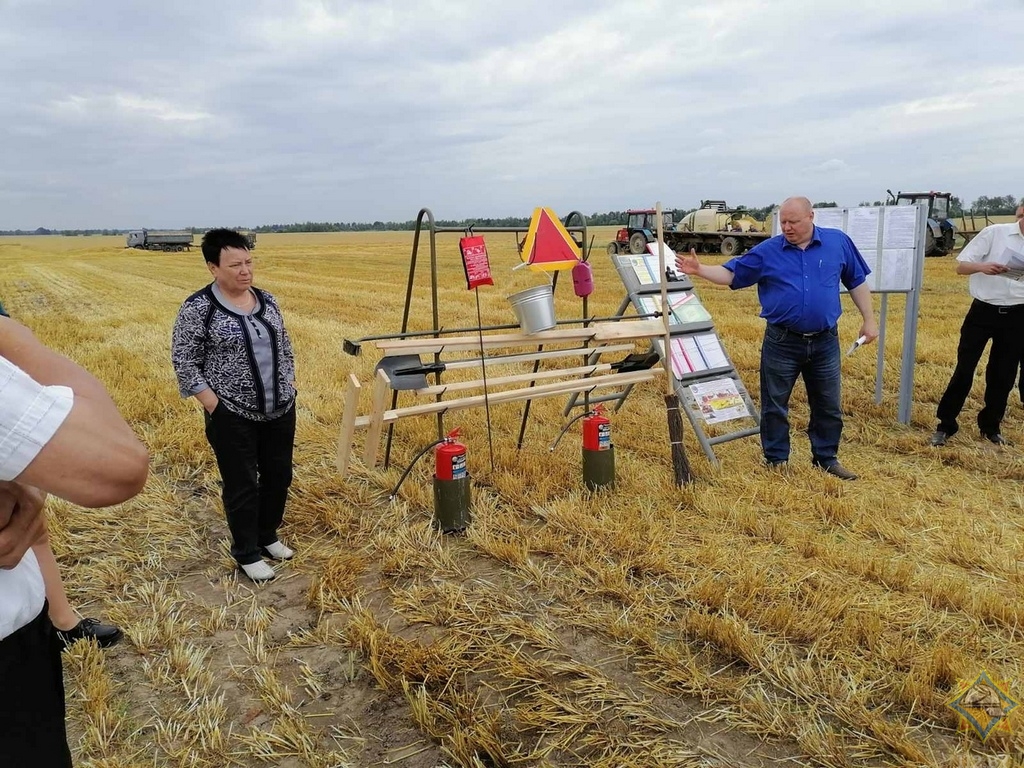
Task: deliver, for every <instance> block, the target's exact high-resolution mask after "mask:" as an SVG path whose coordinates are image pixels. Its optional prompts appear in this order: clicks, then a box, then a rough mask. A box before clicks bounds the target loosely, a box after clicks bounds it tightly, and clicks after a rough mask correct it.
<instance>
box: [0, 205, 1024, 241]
mask: <svg viewBox="0 0 1024 768" xmlns="http://www.w3.org/2000/svg"><path fill="white" fill-rule="evenodd" d="M884 204H885V203H884V201H882V200H875V201H873V202H871V201H861V202H860V205H862V206H864V205H870V206H880V205H884ZM813 205H814V207H815V208H838V207H839V205H838V203H836V202H835V201H833V200H830V201H824V200H822V201H818V202H816V203H814V204H813ZM1018 205H1024V197H1016V196H1014V195H995V196H988V195H982V196H981V197H979V198H978V199H977V200H975V201H974V202H973V203H972V204H971V206H970V207H969V208H964V206H963V203H962V202H961V200H960V198H959V197H956V196H955V195H954V196H953V197H951V198H950V215H951V216H953V217H958V216H963V215H964V214H965V213H966V214H968V215H971V214H976V215H988V216H1007V215H1013V213H1014V212H1015V211H1016V209H1017V207H1018ZM777 206H778V204H777V203H772V204H771V205H765V206H761V207H753V206H743V205H740V206H736V210H744V211H746V212H747V213H748V214H749V215H750V216H752V217H753V218H755V219H761V220H764V219H766V218H767V217H768V215H769V214H770V213H771V212H772V211H773V210H774V209H775V208H776V207H777ZM694 210H696V209H695V208H676V209H672V208H666V209H665V211H666V212H668V213H672V214H673V216H674V217H675V220H676V221H678V220H679V219H680V218H681V217H682V216H685V215H686V214H688V213H691V212H692V211H694ZM627 215H628V214H627V212H626V211H607V212H605V213H592V214H590V215H589V216H587V226H591V227H602V226H618V225H622V224H625V223H626V218H627ZM434 223H435V225H436V226H438V227H445V228H451V229H469V228H470V227H519V228H523V229H525V228H526V227H528V226H529V224H530V217H529V216H505V217H503V218H480V219H438V220H435V222H434ZM152 229H158V228H157V227H152ZM183 229H184V230H190V231H191V232H192V234H196V235H202V234H203V233H204V232H206V230H207V229H208V227H184V228H183ZM238 229H244V230H246V231H251V232H256V233H257V234H269V233H275V232H279V233H299V232H401V231H408V230H414V229H416V220H415V219H409V220H408V221H374V222H359V221H353V222H342V221H335V222H330V221H306V222H296V223H292V224H261V225H260V226H257V227H253V228H252V229H249V228H247V227H238ZM130 231H132V230H131V229H48V228H46V227H38V228H37V229H31V230H26V229H13V230H0V235H5V236H11V235H13V236H25V235H65V236H82V235H107V236H112V235H124V234H127V233H128V232H130Z"/></svg>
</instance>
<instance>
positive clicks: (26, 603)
mask: <svg viewBox="0 0 1024 768" xmlns="http://www.w3.org/2000/svg"><path fill="white" fill-rule="evenodd" d="M73 401H74V393H72V391H71V390H70V389H69V388H68V387H44V386H43V385H41V384H38V383H37V382H36V381H35V380H33V379H32V378H31V377H30V376H29V375H28V374H26V373H25V372H24V371H22V370H21V369H20V368H18V367H17V366H16V365H14V364H13V363H11V362H10V361H9V360H7V359H5V358H3V357H0V480H13V479H14V478H16V477H17V476H18V475H20V474H21V473H22V472H23V471H24V470H25V467H27V466H28V465H29V464H30V463H31V462H32V459H34V458H35V457H36V456H37V455H38V454H39V451H41V450H42V448H43V446H44V445H46V443H47V442H49V440H50V438H51V437H53V435H54V433H55V432H56V431H57V428H58V427H60V425H61V424H63V423H64V419H65V418H66V417H67V415H68V414H69V413H70V412H71V405H72V402H73ZM45 599H46V588H45V587H44V586H43V575H42V573H40V571H39V563H38V562H36V556H35V554H33V552H32V550H31V549H30V550H28V552H26V553H25V556H24V557H23V558H22V559H21V562H20V563H18V564H17V565H16V566H15V567H14V568H11V569H10V570H2V569H0V640H2V639H3V638H5V637H7V636H8V635H10V634H11V633H12V632H16V631H17V630H19V629H21V628H22V627H23V626H25V625H26V624H28V623H29V622H30V621H32V620H33V619H34V618H36V616H38V615H39V612H40V611H42V610H43V601H44V600H45Z"/></svg>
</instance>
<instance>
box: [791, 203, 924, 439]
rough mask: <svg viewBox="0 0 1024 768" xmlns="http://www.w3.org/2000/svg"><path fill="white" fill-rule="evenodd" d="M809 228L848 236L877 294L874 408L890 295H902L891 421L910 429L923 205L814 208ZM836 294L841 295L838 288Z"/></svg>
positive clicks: (921, 270)
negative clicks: (900, 342)
mask: <svg viewBox="0 0 1024 768" xmlns="http://www.w3.org/2000/svg"><path fill="white" fill-rule="evenodd" d="M814 223H815V225H816V226H818V227H826V228H831V229H839V230H842V231H843V232H845V233H846V234H848V235H849V236H850V238H851V239H852V240H853V242H854V244H855V245H856V246H857V248H858V249H859V250H860V251H861V254H862V255H863V256H864V258H865V260H866V261H867V262H868V265H869V266H870V267H871V276H870V277H869V278H868V279H869V281H870V285H871V292H872V293H880V294H882V303H881V309H880V312H879V323H878V331H879V333H878V350H877V353H876V360H875V402H876V403H878V404H881V402H882V371H883V370H884V368H885V338H886V332H885V331H886V317H887V315H888V310H889V294H890V293H903V294H906V297H907V303H906V310H905V312H904V315H903V354H902V358H901V361H900V394H899V404H898V406H897V414H896V417H897V420H898V421H899V422H900V424H909V423H910V412H911V408H912V406H913V399H914V364H915V362H916V348H917V322H918V315H919V314H920V306H921V283H922V282H923V279H924V258H925V256H924V252H925V240H926V237H927V229H928V204H927V203H914V204H913V205H883V206H855V207H850V208H815V209H814ZM865 225H866V226H865ZM779 231H780V229H779V212H778V210H776V211H775V212H774V214H773V217H772V233H773V234H778V233H779ZM840 289H841V290H842V291H846V289H845V288H843V287H842V286H840Z"/></svg>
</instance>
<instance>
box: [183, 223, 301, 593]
mask: <svg viewBox="0 0 1024 768" xmlns="http://www.w3.org/2000/svg"><path fill="white" fill-rule="evenodd" d="M202 248H203V258H204V259H206V266H207V268H209V270H210V274H212V275H213V282H212V283H211V284H210V285H208V286H206V287H205V288H203V289H202V290H199V291H196V292H195V293H193V294H192V295H191V296H189V297H188V298H187V299H185V302H184V303H183V304H182V305H181V309H180V310H179V312H178V318H177V320H176V321H175V323H174V332H173V334H172V339H171V362H172V363H173V364H174V371H175V373H176V374H177V377H178V388H179V390H180V392H181V396H182V397H194V398H196V400H198V401H199V402H200V404H201V405H202V406H203V410H204V416H205V420H206V439H207V440H209V442H210V446H211V447H212V448H213V452H214V455H215V456H216V457H217V467H218V469H219V470H220V476H221V480H222V481H223V485H224V488H223V500H224V512H225V514H226V516H227V522H228V528H229V529H230V530H231V538H232V543H231V555H232V556H233V557H234V558H235V561H236V562H237V563H238V565H239V567H240V568H241V569H242V571H243V572H244V573H245V575H246V576H248V577H249V578H250V579H252V580H253V581H254V582H262V581H269V580H270V579H272V578H274V576H275V573H274V569H273V568H272V567H271V566H270V564H269V563H267V562H266V560H264V559H263V558H264V556H267V557H270V558H272V559H274V560H290V559H291V558H292V556H293V555H294V554H295V553H294V551H292V550H291V549H290V548H289V547H286V546H285V545H284V544H282V543H281V541H280V540H279V539H278V537H277V529H278V527H280V525H281V521H282V519H283V518H284V507H285V500H286V498H287V496H288V486H289V485H291V480H292V446H293V445H294V442H295V359H294V357H293V355H292V344H291V340H290V339H289V338H288V332H287V331H286V330H285V327H284V318H283V317H282V316H281V310H280V308H279V307H278V306H277V302H276V301H275V300H274V297H273V296H271V295H270V294H269V293H267V292H266V291H261V290H260V289H259V288H256V287H254V286H253V284H252V280H253V267H252V256H251V255H250V254H249V249H248V245H247V243H246V240H245V238H244V237H243V236H242V235H241V234H239V233H238V232H236V231H234V230H230V229H211V230H210V231H209V232H207V233H206V234H205V235H204V236H203V243H202Z"/></svg>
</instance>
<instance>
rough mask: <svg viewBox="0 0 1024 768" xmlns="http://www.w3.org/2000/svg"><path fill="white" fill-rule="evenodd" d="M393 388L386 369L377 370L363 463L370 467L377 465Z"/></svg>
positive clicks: (367, 422)
mask: <svg viewBox="0 0 1024 768" xmlns="http://www.w3.org/2000/svg"><path fill="white" fill-rule="evenodd" d="M390 390H391V382H390V381H388V375H387V374H386V373H384V371H380V370H378V371H377V378H376V379H375V380H374V382H373V399H372V401H371V405H370V416H369V418H368V419H367V420H366V424H367V426H369V427H370V431H369V432H368V433H367V435H366V448H365V449H364V450H363V463H364V464H365V465H366V467H367V468H368V469H372V468H373V467H375V466H377V451H378V449H379V448H380V433H381V429H383V427H384V422H383V421H382V417H383V415H384V409H385V408H387V404H388V392H389V391H390ZM356 426H359V419H356Z"/></svg>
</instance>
